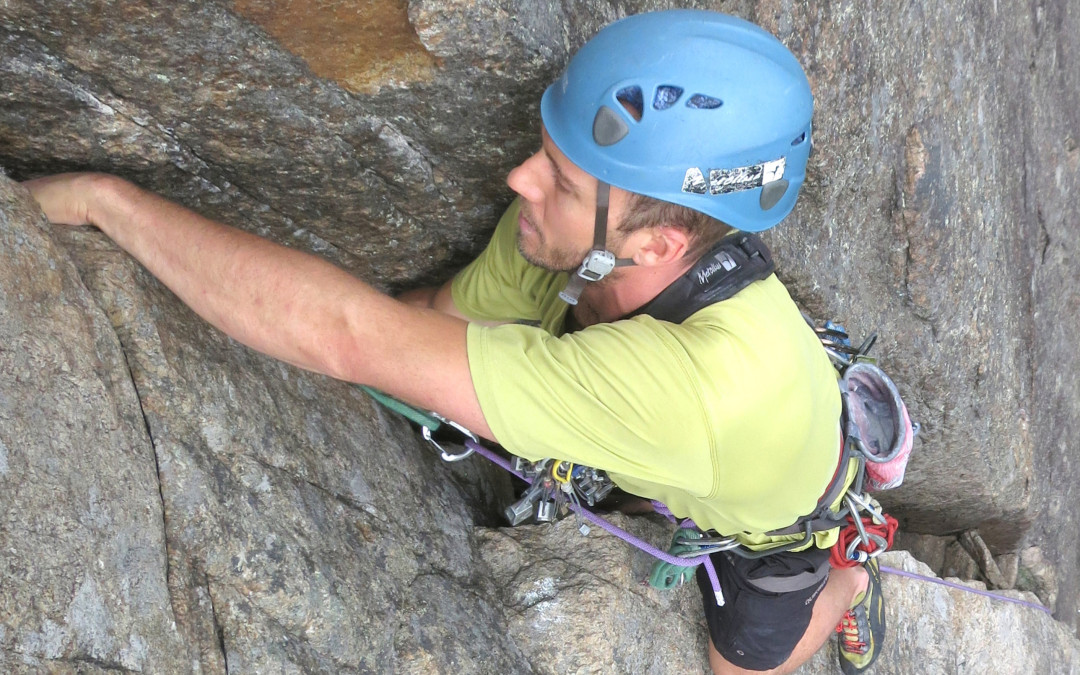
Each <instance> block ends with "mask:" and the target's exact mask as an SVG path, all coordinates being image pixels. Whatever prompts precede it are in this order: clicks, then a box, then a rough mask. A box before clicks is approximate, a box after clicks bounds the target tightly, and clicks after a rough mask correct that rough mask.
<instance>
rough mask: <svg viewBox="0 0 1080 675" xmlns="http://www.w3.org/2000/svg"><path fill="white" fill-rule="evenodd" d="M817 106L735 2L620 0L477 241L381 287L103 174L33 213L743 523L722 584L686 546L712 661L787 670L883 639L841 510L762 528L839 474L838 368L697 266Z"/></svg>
mask: <svg viewBox="0 0 1080 675" xmlns="http://www.w3.org/2000/svg"><path fill="white" fill-rule="evenodd" d="M812 108H813V101H812V97H811V94H810V88H809V84H808V82H807V80H806V76H805V74H804V73H803V70H802V68H801V66H800V65H799V63H798V62H797V61H796V59H795V58H794V56H793V55H792V54H791V53H790V52H789V51H788V50H787V49H786V48H785V47H784V46H783V45H782V44H781V43H780V42H779V41H777V40H776V39H775V38H774V37H773V36H771V35H769V34H768V33H766V32H765V31H763V30H761V29H760V28H758V27H756V26H754V25H753V24H750V23H747V22H745V21H742V20H739V19H735V18H733V17H729V16H726V15H722V14H718V13H714V12H698V11H689V10H676V11H669V12H657V13H652V14H643V15H638V16H634V17H630V18H627V19H624V20H622V21H619V22H616V23H614V24H612V25H610V26H608V27H607V28H605V29H604V30H603V31H601V32H600V33H599V34H598V35H597V36H596V37H594V38H593V39H592V40H591V41H590V42H589V43H588V44H586V45H585V46H584V47H583V48H582V49H581V50H580V51H579V52H578V53H577V54H576V55H575V56H574V58H573V60H572V61H571V62H570V64H569V66H568V67H567V70H566V72H565V74H564V75H563V76H562V77H561V78H559V80H557V81H556V82H555V83H554V84H553V85H551V87H550V88H549V89H548V90H547V92H546V93H545V94H544V96H543V99H542V101H541V117H542V122H543V132H542V142H541V148H540V150H539V151H538V152H537V153H536V154H534V155H533V156H532V157H530V158H528V159H526V160H525V161H524V162H523V163H522V164H521V165H520V166H518V167H517V168H515V169H514V170H513V171H512V172H511V173H510V176H509V178H508V183H509V185H510V187H511V188H512V189H513V190H514V191H515V192H516V193H517V195H518V199H517V200H516V201H515V202H514V204H513V205H511V207H510V208H509V210H508V211H507V212H506V214H505V215H504V216H503V218H502V219H501V221H500V222H499V224H498V226H497V228H496V231H495V234H494V235H493V237H492V240H491V243H490V244H489V246H488V248H487V249H486V250H485V251H484V252H483V254H482V255H481V256H480V257H479V258H478V259H477V260H476V261H475V262H473V263H472V264H471V265H470V266H469V267H468V268H466V269H465V270H464V271H463V272H461V273H460V274H459V275H458V276H457V277H455V278H454V279H453V280H452V281H451V282H449V283H447V284H446V285H444V286H443V287H441V288H438V289H422V290H418V291H414V292H410V293H407V294H405V295H404V296H402V298H400V299H398V300H395V299H392V298H389V297H387V296H385V295H382V294H380V293H378V292H377V291H375V290H374V289H372V288H370V287H368V286H366V285H365V284H363V283H362V282H360V281H359V280H357V279H355V278H353V277H352V276H350V275H348V274H346V273H345V272H343V271H341V270H339V269H338V268H336V267H334V266H333V265H331V264H329V263H327V262H325V261H323V260H321V259H319V258H316V257H313V256H310V255H307V254H304V253H300V252H298V251H294V250H291V249H286V248H283V247H280V246H278V245H275V244H273V243H271V242H268V241H266V240H263V239H260V238H258V237H256V236H254V235H250V234H247V233H244V232H242V231H239V230H236V229H233V228H230V227H227V226H225V225H222V224H219V223H215V222H212V221H210V220H207V219H205V218H202V217H201V216H199V215H197V214H195V213H192V212H190V211H188V210H186V209H184V208H182V207H180V206H177V205H175V204H172V203H170V202H168V201H166V200H164V199H162V198H160V197H157V196H156V195H153V194H150V193H148V192H145V191H143V190H140V189H139V188H137V187H135V186H133V185H131V184H130V183H127V182H124V181H121V180H120V179H117V178H114V177H111V176H106V175H100V174H68V175H62V176H54V177H50V178H43V179H38V180H34V181H30V182H28V183H27V186H28V187H29V188H30V190H31V191H32V193H33V194H34V196H35V197H36V198H37V200H38V201H39V202H40V203H41V205H42V207H43V208H44V210H45V213H46V215H47V216H48V217H49V219H50V220H52V221H53V222H57V223H67V224H72V225H80V224H92V225H95V226H97V227H99V228H100V229H101V230H102V231H103V232H105V233H106V234H107V235H108V236H110V237H111V238H112V239H113V240H114V241H116V242H117V243H118V244H119V245H120V246H121V247H123V248H124V249H125V250H127V251H128V252H129V253H131V254H132V255H133V256H135V257H136V258H137V259H138V260H139V261H140V262H142V263H143V264H144V265H145V266H146V267H147V268H148V269H149V270H150V271H151V272H153V273H154V274H155V275H156V276H157V277H158V278H159V279H160V280H161V281H162V282H164V283H165V284H166V285H167V286H168V287H169V288H170V289H172V290H173V291H174V292H175V293H176V294H177V295H178V296H179V297H180V298H181V299H182V300H183V301H184V302H186V303H187V304H188V305H190V306H191V307H192V308H193V309H194V310H195V311H196V312H198V313H199V314H200V315H201V316H202V317H203V318H205V319H206V320H207V321H209V322H210V323H212V324H213V325H215V326H217V327H218V328H220V329H221V330H223V331H224V332H226V333H227V334H228V335H230V336H232V337H233V338H235V339H237V340H239V341H241V342H243V343H245V344H247V345H249V346H251V347H253V348H255V349H258V350H260V351H262V352H265V353H267V354H269V355H271V356H274V357H276V358H279V359H281V360H283V361H286V362H289V363H292V364H294V365H296V366H299V367H302V368H307V369H309V370H313V371H317V372H320V373H324V374H327V375H330V376H333V377H337V378H340V379H344V380H348V381H351V382H358V383H363V384H368V385H371V386H374V387H377V388H379V389H382V390H383V391H386V392H388V393H390V394H392V395H394V396H396V397H398V398H400V399H403V400H405V401H408V402H410V403H412V404H414V405H417V406H419V407H423V408H427V409H430V410H434V411H437V412H439V413H440V414H442V415H443V416H445V417H447V418H450V419H453V420H456V421H457V422H459V423H461V424H462V425H463V426H465V427H467V428H469V429H472V430H473V431H474V432H476V433H477V434H479V435H481V436H484V437H486V438H489V439H492V440H494V441H497V442H498V443H500V444H502V445H503V446H504V447H505V448H507V449H508V450H509V451H510V452H512V453H514V454H517V455H520V456H522V457H525V458H527V459H540V458H544V457H557V458H560V459H565V460H569V461H572V462H575V463H578V464H584V465H587V466H592V467H596V468H599V469H603V470H605V471H607V472H608V473H609V474H610V476H611V477H612V479H613V480H614V481H615V482H616V483H617V484H618V485H619V486H620V487H621V488H623V489H624V490H626V491H627V492H630V493H633V494H635V495H639V496H641V497H645V498H650V499H656V500H659V501H662V502H664V503H665V504H667V506H668V507H669V508H670V509H671V510H672V511H673V512H674V513H675V514H676V515H678V516H680V517H692V518H693V519H694V520H695V521H696V523H697V524H698V525H699V526H700V527H701V528H702V529H704V530H715V531H716V532H717V533H719V534H721V535H734V536H736V537H737V538H738V539H739V541H740V542H741V543H742V544H743V546H742V547H741V550H740V552H739V553H735V552H725V553H717V554H714V556H713V558H714V562H715V566H716V569H717V571H718V573H719V576H720V582H721V587H722V589H723V591H724V595H725V596H726V598H727V601H726V602H725V603H724V604H723V605H722V606H721V605H718V604H717V601H716V598H715V597H714V595H713V593H712V592H711V589H710V588H709V586H708V581H707V580H705V579H704V576H703V575H702V574H701V572H700V570H699V583H700V584H701V585H702V590H703V605H704V607H705V614H706V618H707V623H708V626H709V634H710V650H709V661H710V664H711V666H712V668H713V670H714V672H716V673H738V672H748V671H752V672H757V671H772V670H773V669H775V672H790V671H791V670H793V669H794V668H796V667H797V666H798V665H799V664H801V663H803V662H804V661H805V660H806V659H808V658H809V657H810V656H811V655H812V654H813V653H814V652H816V651H817V650H818V649H819V648H820V646H821V645H822V644H823V643H824V642H825V640H826V639H827V637H828V636H829V635H830V634H832V633H833V632H834V630H835V631H836V632H839V634H840V647H841V649H840V655H841V666H842V668H843V670H844V672H845V673H853V672H861V671H863V670H864V669H865V668H867V667H868V666H869V665H870V663H871V662H872V661H873V660H874V659H875V658H876V656H877V654H878V653H879V650H880V646H881V639H882V633H883V630H884V622H883V617H882V604H881V595H880V583H879V580H878V576H877V568H876V564H873V563H872V562H871V563H870V564H868V565H867V566H866V569H864V568H862V567H851V568H843V569H832V570H830V567H829V564H828V561H827V557H828V553H827V549H828V548H829V547H830V546H831V545H832V543H833V542H834V541H835V540H836V531H835V529H833V530H826V531H821V532H816V533H814V534H813V535H812V536H811V537H810V543H809V544H806V543H805V542H804V541H802V535H801V534H798V533H796V534H780V535H778V534H776V533H775V532H774V531H775V530H778V529H782V528H789V527H790V526H792V525H793V524H797V523H799V522H801V520H800V519H804V518H805V516H807V515H808V514H811V513H812V512H814V511H815V509H817V508H818V506H819V501H820V500H822V499H823V498H824V495H826V494H832V493H831V492H830V487H832V486H834V485H837V484H839V485H841V486H842V485H843V484H844V483H846V482H847V481H848V480H849V479H850V477H851V476H852V475H853V470H852V469H851V467H850V466H849V465H848V462H846V461H841V456H840V453H839V448H840V447H841V438H840V427H839V420H840V414H841V402H840V396H839V394H838V391H837V387H836V376H835V371H834V369H833V367H832V366H831V364H830V362H829V360H828V358H827V356H826V355H825V353H824V351H823V350H822V349H821V346H820V344H819V342H818V340H817V338H816V336H815V335H814V333H813V332H812V331H811V330H810V329H809V328H808V327H807V325H806V324H805V322H804V321H803V319H802V317H801V315H800V313H799V311H798V309H797V308H796V307H795V305H794V303H793V302H792V301H791V299H790V297H789V296H788V294H787V291H786V290H785V289H784V287H783V286H782V285H781V284H780V282H779V281H778V280H777V279H776V277H775V275H772V274H771V268H770V269H769V270H768V271H767V273H766V274H765V275H763V277H762V278H760V279H758V280H756V281H752V282H747V283H748V285H746V286H745V287H743V288H741V290H738V289H736V290H738V292H736V293H734V295H731V296H730V297H727V294H719V292H715V293H714V286H713V285H712V282H713V280H714V278H719V277H722V276H723V271H724V270H726V268H727V267H728V259H727V258H724V257H723V256H722V255H720V254H717V253H715V252H717V251H721V249H719V248H717V246H718V245H721V244H722V243H723V240H724V238H725V235H728V234H730V233H732V232H733V231H734V230H738V231H741V232H756V231H761V230H764V229H767V228H769V227H772V226H774V225H776V224H777V223H778V222H780V221H781V220H782V219H783V218H784V217H785V216H787V215H788V214H789V213H790V212H791V210H792V208H793V207H794V205H795V201H796V198H797V196H798V192H799V189H800V187H801V185H802V182H803V179H804V173H805V167H806V162H807V157H808V155H809V152H810V145H811V143H810V121H811V114H812ZM733 228H734V229H733ZM727 241H733V240H732V239H731V238H730V237H729V238H728V240H727ZM738 241H739V242H743V243H745V242H747V241H749V240H748V239H746V238H745V237H744V238H742V239H738ZM740 245H742V244H740ZM711 254H715V255H716V257H715V259H712V258H709V255H711ZM750 255H753V250H751V251H750ZM759 255H760V254H759ZM583 261H584V262H583ZM728 290H729V291H730V289H728ZM710 293H714V295H713V296H710ZM724 297H727V299H723V300H721V301H718V302H717V301H715V300H716V299H717V298H724ZM672 317H675V318H672ZM387 326H393V327H394V328H395V330H393V331H387V330H385V328H386V327H387ZM826 506H827V505H826ZM796 529H798V528H796ZM793 542H795V544H793ZM796 544H802V546H798V545H796ZM792 547H794V548H796V549H799V550H787V551H782V552H776V551H773V552H770V553H767V554H766V555H763V556H760V557H752V556H754V555H755V553H754V552H762V551H766V552H768V551H770V549H779V548H792ZM748 556H750V557H748Z"/></svg>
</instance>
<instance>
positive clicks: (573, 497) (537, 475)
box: [504, 457, 615, 534]
mask: <svg viewBox="0 0 1080 675" xmlns="http://www.w3.org/2000/svg"><path fill="white" fill-rule="evenodd" d="M510 466H511V468H512V469H513V471H514V472H515V473H517V474H519V475H521V476H522V477H523V478H524V479H525V480H527V481H528V482H530V483H531V485H530V486H529V488H528V489H527V490H526V491H525V492H524V493H523V494H522V495H521V498H520V499H518V500H517V501H516V502H514V503H513V504H511V505H510V506H508V507H506V511H505V512H504V513H505V515H506V520H507V521H509V522H510V525H511V526H517V525H520V524H522V523H524V522H525V521H526V520H529V518H530V517H531V518H532V519H533V520H535V521H536V522H538V523H551V522H554V521H555V520H556V519H558V518H559V517H561V516H563V515H566V512H567V511H568V510H569V509H570V505H571V504H573V505H576V506H578V507H581V502H582V501H584V502H585V503H586V504H588V505H589V506H596V504H597V503H598V502H600V501H602V500H603V499H604V498H605V497H607V496H608V494H610V493H611V491H612V490H613V489H614V488H615V484H614V483H612V482H611V479H610V478H608V475H607V473H605V472H603V471H600V470H598V469H594V468H592V467H588V466H582V465H580V464H573V463H571V462H566V461H561V462H560V461H556V460H553V459H541V460H540V461H537V462H530V461H528V460H526V459H523V458H521V457H514V458H513V460H511V463H510ZM581 527H582V528H584V529H583V530H582V534H588V533H589V527H588V526H587V525H585V524H584V523H582V525H581Z"/></svg>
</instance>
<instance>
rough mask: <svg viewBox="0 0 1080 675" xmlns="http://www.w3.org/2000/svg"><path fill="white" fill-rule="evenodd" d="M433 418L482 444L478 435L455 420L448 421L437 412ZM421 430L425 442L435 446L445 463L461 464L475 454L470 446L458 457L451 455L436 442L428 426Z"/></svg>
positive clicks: (457, 455) (433, 413)
mask: <svg viewBox="0 0 1080 675" xmlns="http://www.w3.org/2000/svg"><path fill="white" fill-rule="evenodd" d="M431 416H432V417H434V418H435V419H437V420H439V422H442V423H443V424H447V425H449V426H451V427H453V428H454V429H457V430H458V431H459V432H460V433H461V434H462V435H464V436H466V437H468V438H470V439H472V442H473V443H479V442H480V439H479V438H477V437H476V434H474V433H473V432H471V431H469V430H468V429H466V428H465V427H463V426H461V425H460V424H458V423H457V422H455V421H453V420H448V419H446V418H445V417H443V416H442V415H440V414H439V413H437V412H432V413H431ZM420 429H421V432H420V433H421V434H422V435H423V436H424V440H425V441H427V442H428V443H431V444H432V445H434V446H435V447H436V448H437V449H438V450H439V456H440V457H442V460H443V461H444V462H460V461H461V460H463V459H465V458H466V457H468V456H469V455H471V454H473V452H475V451H474V450H473V449H472V448H470V447H468V446H465V452H462V453H459V454H456V455H455V454H451V453H449V452H447V451H446V448H444V447H443V446H441V445H439V442H438V441H436V440H435V438H434V437H433V436H432V435H431V429H430V428H428V427H426V426H421V427H420Z"/></svg>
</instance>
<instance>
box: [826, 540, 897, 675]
mask: <svg viewBox="0 0 1080 675" xmlns="http://www.w3.org/2000/svg"><path fill="white" fill-rule="evenodd" d="M864 567H865V568H866V573H867V574H869V575H870V580H869V581H868V582H867V584H866V592H865V593H863V597H862V598H861V599H860V600H859V601H858V602H857V603H856V604H855V606H854V607H852V608H851V609H849V610H848V611H847V612H846V613H845V614H844V617H843V618H842V619H841V620H840V623H839V624H837V626H836V633H837V636H838V637H837V643H838V644H837V646H838V647H839V649H838V650H837V651H838V652H839V658H840V670H842V671H843V672H844V675H856V673H861V672H863V671H865V670H866V669H867V668H869V667H870V665H871V664H873V663H874V661H875V660H876V659H877V657H878V654H880V653H881V643H882V640H883V638H884V637H885V604H884V602H882V598H881V571H880V570H879V569H878V563H877V560H874V559H871V560H868V561H867V562H866V564H865V565H864Z"/></svg>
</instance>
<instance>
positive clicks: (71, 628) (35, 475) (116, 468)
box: [0, 177, 189, 672]
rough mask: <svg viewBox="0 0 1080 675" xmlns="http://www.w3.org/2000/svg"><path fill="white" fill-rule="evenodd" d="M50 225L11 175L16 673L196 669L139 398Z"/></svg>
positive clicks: (10, 506) (2, 389) (10, 614)
mask: <svg viewBox="0 0 1080 675" xmlns="http://www.w3.org/2000/svg"><path fill="white" fill-rule="evenodd" d="M49 229H50V228H49V226H48V224H47V223H46V222H45V219H44V217H42V215H41V212H40V210H38V208H37V205H36V204H35V203H34V202H33V201H32V200H30V199H29V197H28V195H25V194H24V192H23V191H22V190H15V189H13V185H12V184H11V182H10V181H8V180H6V179H4V178H2V177H0V514H2V516H0V617H2V619H0V666H5V667H3V668H0V670H4V671H5V672H8V667H11V668H14V667H16V666H25V667H28V668H31V667H38V666H40V665H41V664H43V663H53V664H56V665H58V666H60V667H63V666H64V665H65V664H66V667H68V668H72V669H74V668H78V667H81V664H85V665H87V666H93V665H97V666H100V667H103V668H109V667H115V668H124V669H130V670H139V671H144V672H150V671H158V672H169V671H179V670H183V664H184V663H186V662H187V660H188V658H189V656H188V655H187V654H186V652H187V651H188V646H187V645H186V644H185V642H184V640H183V636H182V635H181V633H180V632H179V631H178V630H177V628H176V626H175V625H174V624H173V622H174V621H175V620H176V618H177V617H176V614H175V608H174V606H173V604H172V602H171V598H170V593H169V588H168V585H167V583H166V582H167V571H168V565H169V563H168V559H167V555H166V545H165V531H164V530H165V523H164V520H163V515H162V513H163V508H162V500H161V494H160V493H159V491H158V486H157V479H156V477H155V473H156V469H155V458H154V451H153V448H152V447H151V444H150V439H149V436H148V434H147V429H146V423H145V421H144V420H143V417H142V415H141V414H140V411H139V399H138V396H137V394H136V391H135V388H134V387H133V386H132V382H131V377H130V375H129V374H128V368H127V364H126V363H125V357H124V352H123V351H122V350H121V346H120V343H119V341H118V340H117V339H116V335H115V333H114V332H113V330H112V326H111V325H110V323H109V321H108V319H107V318H106V316H105V314H104V313H103V312H102V311H101V310H100V309H99V308H98V307H97V305H96V304H95V303H94V300H93V298H92V297H91V295H90V293H89V292H87V290H86V288H85V287H84V286H83V285H82V283H81V282H80V281H79V276H78V273H77V271H76V269H75V267H74V265H72V263H71V261H70V260H69V259H68V257H67V256H66V254H65V253H64V250H63V248H61V247H59V246H57V244H56V242H55V241H54V239H53V237H52V236H51V235H50V232H49Z"/></svg>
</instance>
